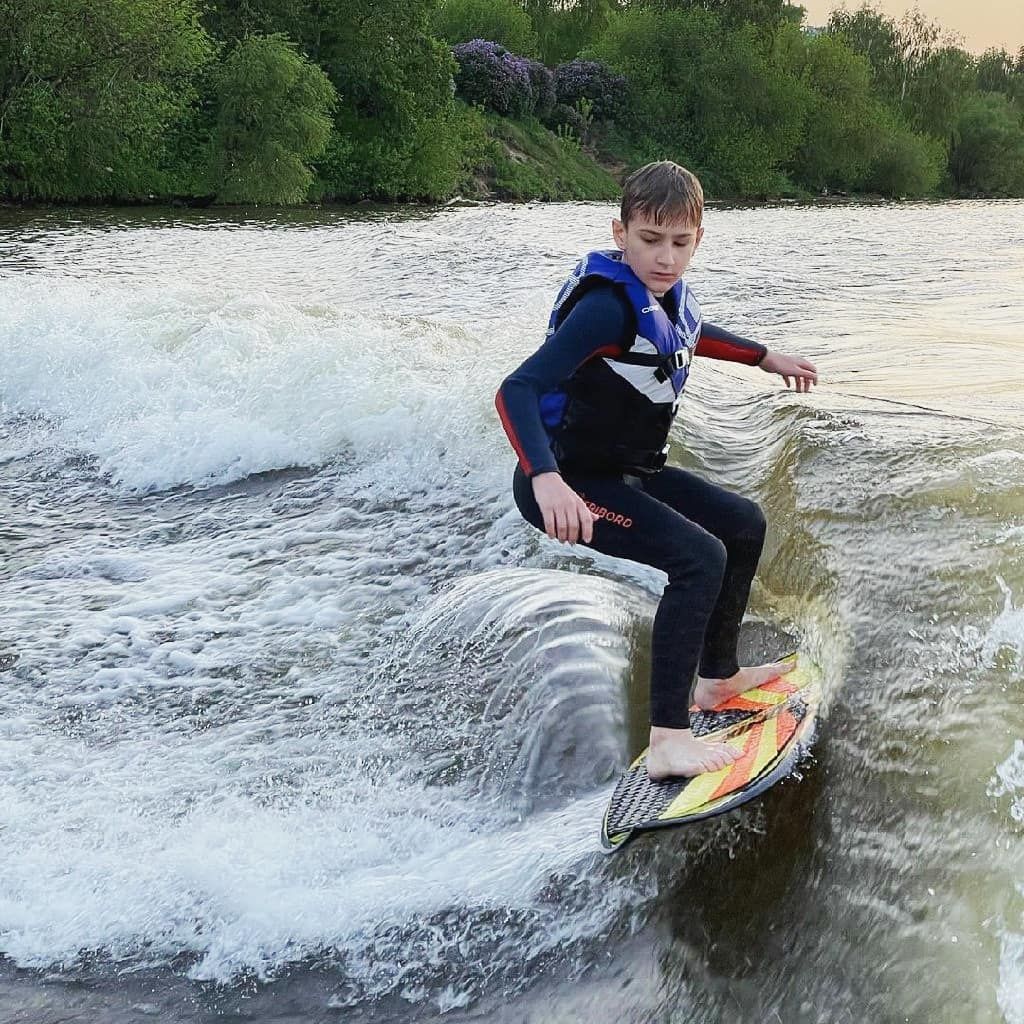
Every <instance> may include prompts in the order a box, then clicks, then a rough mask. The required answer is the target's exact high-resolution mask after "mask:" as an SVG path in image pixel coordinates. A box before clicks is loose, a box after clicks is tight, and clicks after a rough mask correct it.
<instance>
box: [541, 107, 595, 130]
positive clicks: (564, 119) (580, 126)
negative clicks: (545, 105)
mask: <svg viewBox="0 0 1024 1024" xmlns="http://www.w3.org/2000/svg"><path fill="white" fill-rule="evenodd" d="M544 123H545V124H546V125H547V126H548V127H549V128H552V129H558V128H568V129H569V130H570V131H571V132H572V133H573V134H574V135H576V136H578V137H582V136H583V133H584V132H585V131H586V130H587V121H586V118H585V117H584V116H583V114H582V113H580V111H579V110H578V109H577V108H576V107H570V106H569V104H568V103H556V104H555V106H554V108H553V109H552V111H551V114H550V116H549V117H548V119H547V121H545V122H544Z"/></svg>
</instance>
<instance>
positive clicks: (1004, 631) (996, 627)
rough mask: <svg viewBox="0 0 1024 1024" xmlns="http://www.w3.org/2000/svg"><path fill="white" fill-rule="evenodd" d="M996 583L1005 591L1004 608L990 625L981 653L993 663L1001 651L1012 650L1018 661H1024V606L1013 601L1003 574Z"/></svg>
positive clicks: (987, 662) (986, 660)
mask: <svg viewBox="0 0 1024 1024" xmlns="http://www.w3.org/2000/svg"><path fill="white" fill-rule="evenodd" d="M996 583H998V585H999V589H1000V590H1001V591H1002V592H1003V609H1002V611H1001V612H1000V613H999V615H998V616H996V619H995V621H994V622H993V623H992V625H991V626H990V627H989V629H988V631H987V633H986V634H985V636H984V639H983V640H982V644H981V655H982V658H984V660H985V662H986V664H989V665H991V664H992V663H993V662H994V660H995V658H996V655H997V654H998V653H999V652H1000V651H1007V650H1008V651H1011V652H1012V653H1013V655H1014V657H1015V658H1016V660H1017V662H1018V663H1019V662H1022V661H1024V607H1016V606H1015V605H1014V603H1013V592H1012V591H1011V590H1010V588H1009V587H1008V586H1007V585H1006V581H1005V580H1003V578H1002V577H1001V576H997V577H996Z"/></svg>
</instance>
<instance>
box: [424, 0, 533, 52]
mask: <svg viewBox="0 0 1024 1024" xmlns="http://www.w3.org/2000/svg"><path fill="white" fill-rule="evenodd" d="M432 26H433V31H434V34H435V35H436V36H437V37H438V38H439V39H444V40H445V41H446V42H447V43H449V44H451V45H453V46H454V45H455V44H456V43H465V42H468V41H469V40H471V39H487V40H489V41H490V42H492V43H500V44H501V45H502V46H504V47H505V49H506V50H511V51H512V52H513V53H519V54H522V55H523V56H526V57H535V56H537V54H538V53H539V52H540V43H539V41H538V39H537V33H536V32H535V31H534V30H533V24H532V22H531V21H530V16H529V15H528V14H527V13H526V11H525V10H523V6H522V4H520V3H517V2H516V0H444V2H443V3H442V5H441V7H440V8H439V9H438V10H437V12H436V13H435V14H434V17H433V21H432Z"/></svg>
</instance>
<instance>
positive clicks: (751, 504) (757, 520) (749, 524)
mask: <svg viewBox="0 0 1024 1024" xmlns="http://www.w3.org/2000/svg"><path fill="white" fill-rule="evenodd" d="M744 504H745V506H746V508H744V510H743V512H744V522H745V524H746V525H745V528H744V530H743V534H744V536H747V537H754V538H756V539H757V540H759V541H763V540H764V535H765V533H766V532H767V530H768V520H767V519H765V516H764V512H762V511H761V506H760V505H758V503H757V502H756V501H750V500H749V499H744Z"/></svg>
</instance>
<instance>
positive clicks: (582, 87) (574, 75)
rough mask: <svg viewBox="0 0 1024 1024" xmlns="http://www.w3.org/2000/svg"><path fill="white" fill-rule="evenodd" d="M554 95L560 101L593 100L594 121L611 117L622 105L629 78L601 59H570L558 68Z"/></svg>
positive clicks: (575, 103) (570, 105)
mask: <svg viewBox="0 0 1024 1024" xmlns="http://www.w3.org/2000/svg"><path fill="white" fill-rule="evenodd" d="M555 96H556V99H557V101H558V103H560V104H565V105H566V106H569V107H575V106H576V105H577V104H578V103H579V102H580V100H587V101H588V102H589V103H591V104H592V108H591V109H592V114H593V118H594V120H595V121H611V120H613V119H614V118H615V116H616V114H618V113H620V112H621V110H622V109H623V105H624V102H625V96H626V79H625V78H624V77H623V76H622V75H618V74H616V73H615V72H614V71H613V70H612V69H611V68H610V67H608V65H607V64H603V63H602V62H601V61H598V60H581V59H580V58H577V59H576V60H571V61H569V62H568V63H567V64H559V65H558V67H557V68H555Z"/></svg>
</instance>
